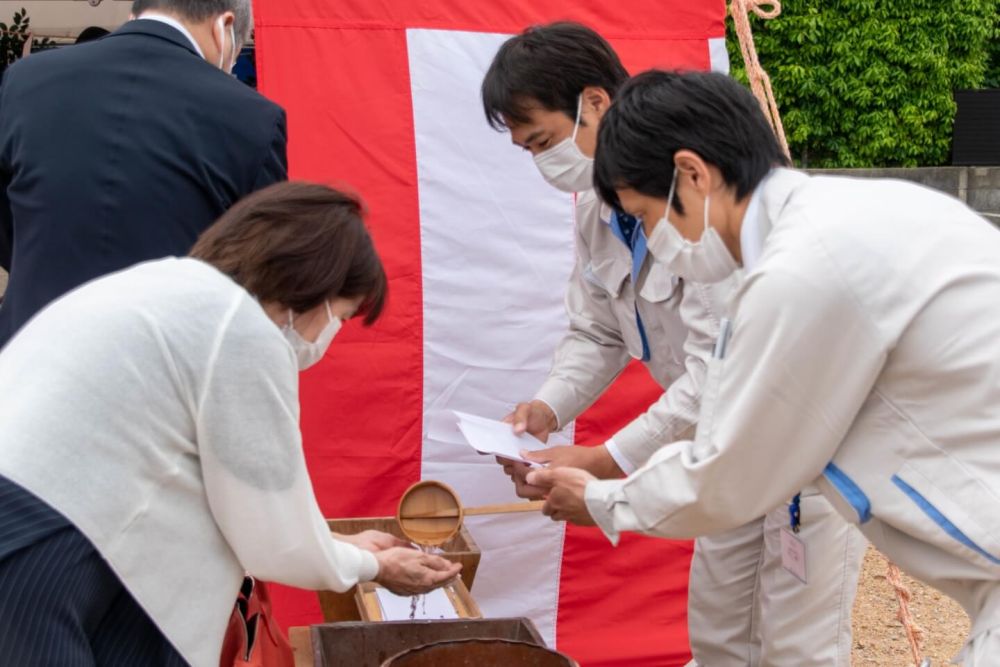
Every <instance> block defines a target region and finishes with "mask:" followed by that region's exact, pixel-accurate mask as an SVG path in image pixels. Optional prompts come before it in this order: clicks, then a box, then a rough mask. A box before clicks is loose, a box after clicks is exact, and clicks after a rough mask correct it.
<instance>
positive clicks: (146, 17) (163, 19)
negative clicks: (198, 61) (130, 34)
mask: <svg viewBox="0 0 1000 667" xmlns="http://www.w3.org/2000/svg"><path fill="white" fill-rule="evenodd" d="M137 20H139V21H159V22H160V23H165V24H167V25H168V26H170V27H171V28H173V29H174V30H177V31H178V32H180V33H181V34H182V35H184V36H185V37H187V40H188V41H189V42H191V46H192V47H193V48H194V50H195V52H196V53H197V54H198V55H199V56H201V58H202V60H204V59H205V54H204V53H202V50H201V47H200V46H198V42H196V41H195V40H194V35H192V34H191V31H190V30H188V29H187V28H186V27H184V24H183V23H181V22H180V21H178V20H177V19H175V18H174V17H172V16H167V15H166V14H160V13H158V12H153V11H149V12H143V13H142V16H139V17H138V19H137Z"/></svg>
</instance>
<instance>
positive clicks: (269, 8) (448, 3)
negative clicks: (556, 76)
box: [256, 0, 726, 42]
mask: <svg viewBox="0 0 1000 667" xmlns="http://www.w3.org/2000/svg"><path fill="white" fill-rule="evenodd" d="M256 9H257V11H256V23H257V26H258V29H260V28H261V27H274V26H287V25H292V26H301V25H308V26H316V27H319V26H345V25H351V26H359V27H361V26H363V27H365V28H376V27H395V28H440V29H445V30H467V31H482V32H497V33H517V32H520V31H521V30H523V29H524V28H525V27H526V26H529V25H532V24H536V23H548V22H551V21H558V20H563V19H567V20H572V21H579V22H580V23H584V24H586V25H589V26H591V27H593V28H595V29H597V30H598V31H600V32H601V33H602V34H604V35H605V36H606V37H608V38H609V39H610V38H614V39H635V38H638V39H642V40H650V39H651V40H660V41H661V42H662V41H673V40H704V39H706V38H708V37H721V36H723V35H725V33H726V31H725V27H724V22H723V19H724V17H725V4H724V2H723V0H698V1H697V2H683V1H681V0H627V2H607V1H606V0H604V1H597V0H504V2H491V1H485V0H484V1H479V2H476V1H473V0H266V1H265V0H257V3H256Z"/></svg>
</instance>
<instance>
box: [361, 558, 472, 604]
mask: <svg viewBox="0 0 1000 667" xmlns="http://www.w3.org/2000/svg"><path fill="white" fill-rule="evenodd" d="M375 560H377V561H378V576H376V577H375V581H377V582H378V583H380V584H382V585H383V586H385V587H386V588H388V589H389V590H390V591H392V592H393V593H395V594H396V595H420V594H421V593H427V592H428V591H432V590H434V589H435V588H438V587H440V586H443V585H444V584H446V583H448V582H449V581H451V580H452V579H454V578H455V577H457V576H458V573H459V572H460V571H461V570H462V565H461V563H452V562H451V561H449V560H445V559H444V558H441V557H440V556H433V555H431V554H425V553H424V552H422V551H418V550H416V549H386V550H385V551H379V552H378V553H377V554H375Z"/></svg>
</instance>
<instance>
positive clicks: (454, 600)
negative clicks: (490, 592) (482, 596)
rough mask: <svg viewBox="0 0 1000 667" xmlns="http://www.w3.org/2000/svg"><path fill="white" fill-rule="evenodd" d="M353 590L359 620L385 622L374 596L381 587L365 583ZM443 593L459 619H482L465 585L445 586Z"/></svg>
mask: <svg viewBox="0 0 1000 667" xmlns="http://www.w3.org/2000/svg"><path fill="white" fill-rule="evenodd" d="M355 588H356V589H357V592H356V593H355V599H356V601H357V605H358V610H359V611H360V613H361V620H362V621H376V622H381V621H383V620H385V619H383V618H382V608H381V606H380V605H379V603H378V597H376V595H375V590H376V589H378V588H381V586H379V585H378V584H376V583H374V582H371V581H366V582H365V583H363V584H358V585H357V586H355ZM444 592H445V594H446V595H447V596H448V599H449V600H450V601H451V605H452V607H454V608H455V611H456V612H457V613H458V617H459V618H482V617H483V613H482V612H481V611H479V605H478V604H476V601H475V600H473V599H472V595H470V594H469V589H468V588H466V587H465V583H464V582H463V581H462V580H461V579H459V580H458V581H456V582H455V583H454V584H449V585H448V586H445V587H444Z"/></svg>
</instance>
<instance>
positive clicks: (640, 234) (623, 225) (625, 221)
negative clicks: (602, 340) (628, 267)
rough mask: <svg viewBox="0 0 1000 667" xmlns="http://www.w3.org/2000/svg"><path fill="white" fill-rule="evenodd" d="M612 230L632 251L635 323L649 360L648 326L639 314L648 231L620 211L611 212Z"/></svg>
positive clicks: (646, 357)
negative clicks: (641, 280)
mask: <svg viewBox="0 0 1000 667" xmlns="http://www.w3.org/2000/svg"><path fill="white" fill-rule="evenodd" d="M611 231H612V233H614V235H615V237H616V238H617V239H618V240H619V241H621V242H622V243H623V244H625V247H626V248H628V249H629V252H630V253H632V289H633V290H634V291H635V296H636V298H635V324H636V327H638V329H639V338H640V339H641V340H642V360H643V361H649V360H650V358H651V357H652V354H651V353H650V350H649V339H648V338H647V337H646V327H645V325H644V324H643V323H642V316H641V315H639V272H640V271H642V263H643V262H645V261H646V255H647V253H648V252H649V250H648V248H647V247H646V233H645V231H644V230H643V228H642V225H641V224H639V221H638V220H637V219H636V218H634V217H632V216H631V215H627V214H625V213H619V212H618V211H613V212H612V213H611Z"/></svg>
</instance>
